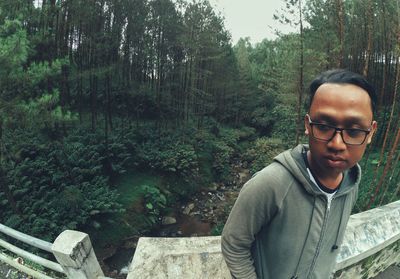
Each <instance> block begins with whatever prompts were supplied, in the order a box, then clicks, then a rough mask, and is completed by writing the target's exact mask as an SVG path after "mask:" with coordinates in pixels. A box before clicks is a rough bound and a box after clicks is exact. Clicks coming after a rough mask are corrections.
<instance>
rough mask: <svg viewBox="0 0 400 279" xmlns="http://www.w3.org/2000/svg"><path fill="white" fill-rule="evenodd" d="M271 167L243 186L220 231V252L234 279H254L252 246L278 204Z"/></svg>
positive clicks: (255, 276)
mask: <svg viewBox="0 0 400 279" xmlns="http://www.w3.org/2000/svg"><path fill="white" fill-rule="evenodd" d="M273 169H274V168H273V167H271V166H270V167H268V168H266V169H264V170H262V171H261V172H259V173H258V174H257V175H255V176H254V177H253V178H252V179H251V180H249V181H248V182H247V183H246V184H245V185H244V186H243V188H242V190H241V192H240V194H239V197H238V199H237V200H236V202H235V205H234V206H233V208H232V211H231V213H230V214H229V217H228V220H227V222H226V224H225V227H224V230H223V232H222V238H221V248H222V254H223V256H224V258H225V261H226V264H227V266H228V268H229V270H230V272H231V275H232V277H233V278H240V279H242V278H257V275H256V272H255V268H254V261H253V259H252V256H251V252H250V251H251V247H252V244H253V242H254V240H255V236H256V234H257V233H258V232H259V231H260V230H261V228H262V227H263V226H264V225H265V224H266V223H268V221H269V220H270V219H271V218H272V217H273V216H274V215H275V213H276V212H277V210H278V207H279V205H278V202H277V201H276V199H277V195H276V193H274V192H275V190H276V189H275V186H274V185H277V184H276V182H277V181H276V179H275V178H274V177H273V176H274V175H272V173H273V172H272V170H273ZM278 196H279V195H278Z"/></svg>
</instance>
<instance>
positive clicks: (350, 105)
mask: <svg viewBox="0 0 400 279" xmlns="http://www.w3.org/2000/svg"><path fill="white" fill-rule="evenodd" d="M310 93H311V98H310V107H309V112H308V114H307V115H306V117H305V119H304V121H305V129H306V130H305V133H306V135H308V136H309V143H310V154H311V158H310V160H311V162H310V166H311V167H312V168H313V170H314V171H315V172H316V173H317V175H320V176H322V177H328V176H331V177H335V176H337V175H339V174H340V173H341V172H343V171H344V170H346V169H348V168H351V167H353V166H354V165H355V164H356V163H357V162H358V161H360V160H361V158H362V156H363V154H364V151H365V148H366V146H367V144H369V143H370V142H371V138H372V135H373V133H374V132H375V130H376V127H377V123H376V121H374V119H373V110H374V107H375V94H374V89H373V87H372V86H371V85H370V84H369V83H368V81H367V80H366V79H365V78H364V77H362V76H361V75H359V74H356V73H353V72H350V71H346V70H330V71H327V72H324V73H322V74H321V75H320V76H318V77H317V78H316V79H315V80H314V81H313V82H312V83H311V85H310Z"/></svg>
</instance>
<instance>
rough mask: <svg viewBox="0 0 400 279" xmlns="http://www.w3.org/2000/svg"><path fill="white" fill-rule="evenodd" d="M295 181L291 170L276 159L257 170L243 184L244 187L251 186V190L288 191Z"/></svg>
mask: <svg viewBox="0 0 400 279" xmlns="http://www.w3.org/2000/svg"><path fill="white" fill-rule="evenodd" d="M293 183H297V182H296V179H295V178H294V177H293V175H292V174H291V173H290V171H289V170H288V169H287V168H286V167H285V166H283V165H282V164H280V163H279V162H276V161H274V162H272V163H271V164H269V165H268V166H266V167H265V168H263V169H262V170H260V171H258V172H256V173H255V174H254V175H253V176H252V178H251V179H250V180H249V181H248V182H247V183H246V184H245V185H244V186H243V189H245V188H250V187H251V191H257V192H265V191H274V192H275V191H287V188H288V187H291V185H292V184H293ZM249 190H250V189H249Z"/></svg>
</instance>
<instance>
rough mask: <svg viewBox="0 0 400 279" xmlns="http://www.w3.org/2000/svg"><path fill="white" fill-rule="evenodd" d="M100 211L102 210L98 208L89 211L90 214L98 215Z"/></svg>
mask: <svg viewBox="0 0 400 279" xmlns="http://www.w3.org/2000/svg"><path fill="white" fill-rule="evenodd" d="M99 213H100V210H96V209H94V210H91V211H90V212H89V214H90V215H92V216H93V215H96V214H99Z"/></svg>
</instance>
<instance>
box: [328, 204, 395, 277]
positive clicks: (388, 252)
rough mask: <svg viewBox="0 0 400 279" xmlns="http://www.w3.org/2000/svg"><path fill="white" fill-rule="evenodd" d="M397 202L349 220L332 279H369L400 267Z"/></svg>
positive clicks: (356, 215)
mask: <svg viewBox="0 0 400 279" xmlns="http://www.w3.org/2000/svg"><path fill="white" fill-rule="evenodd" d="M399 247H400V201H397V202H394V203H391V204H388V205H385V206H382V207H379V208H374V209H371V210H368V211H365V212H361V213H358V214H355V215H352V216H351V217H350V220H349V223H348V225H347V228H346V233H345V236H344V240H343V244H342V246H341V248H340V252H339V255H338V258H337V265H336V268H335V269H336V270H338V271H339V270H340V272H337V273H336V277H335V278H340V279H347V278H348V279H358V278H360V279H361V278H362V279H366V278H372V277H374V276H376V275H378V274H379V273H380V272H382V271H384V270H385V269H386V268H388V267H389V266H391V265H393V264H399V263H400V253H399Z"/></svg>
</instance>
